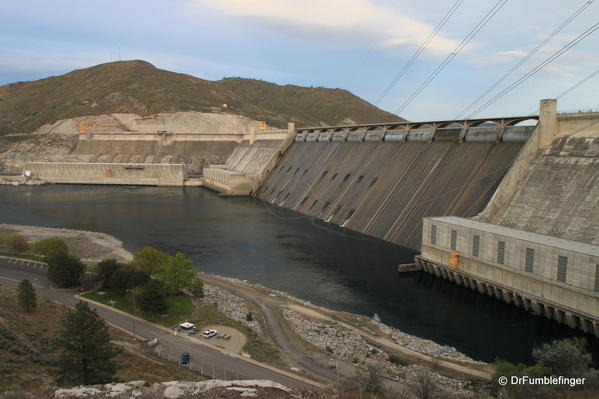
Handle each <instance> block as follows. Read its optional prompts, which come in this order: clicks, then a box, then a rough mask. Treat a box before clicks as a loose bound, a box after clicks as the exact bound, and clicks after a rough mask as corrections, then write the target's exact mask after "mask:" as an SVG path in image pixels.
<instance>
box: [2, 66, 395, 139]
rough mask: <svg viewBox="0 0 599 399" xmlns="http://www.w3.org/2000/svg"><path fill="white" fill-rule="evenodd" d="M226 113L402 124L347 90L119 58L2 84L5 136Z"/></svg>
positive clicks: (276, 121) (281, 121)
mask: <svg viewBox="0 0 599 399" xmlns="http://www.w3.org/2000/svg"><path fill="white" fill-rule="evenodd" d="M222 104H227V112H229V113H233V114H241V115H245V116H247V117H249V118H252V119H254V120H263V121H266V122H267V123H268V124H270V125H273V126H278V127H284V126H286V124H287V122H290V121H291V122H295V123H296V125H297V126H298V127H300V126H315V125H336V124H342V123H369V122H388V121H395V120H399V119H400V118H398V117H397V116H394V115H392V114H390V113H388V112H385V111H382V110H380V109H378V108H376V107H374V106H372V105H370V104H369V103H367V102H366V101H364V100H362V99H360V98H359V97H356V96H354V95H353V94H351V93H350V92H348V91H346V90H341V89H325V88H307V87H300V86H291V85H285V86H279V85H276V84H274V83H268V82H264V81H259V80H253V79H242V78H229V79H223V80H220V81H215V82H212V81H208V80H203V79H199V78H196V77H194V76H191V75H185V74H180V73H175V72H169V71H165V70H161V69H157V68H155V67H154V66H153V65H152V64H150V63H148V62H145V61H120V62H112V63H107V64H101V65H97V66H94V67H91V68H85V69H79V70H76V71H73V72H69V73H67V74H65V75H61V76H55V77H50V78H46V79H40V80H37V81H33V82H18V83H12V84H8V85H4V86H0V133H17V132H22V133H24V132H32V131H34V130H36V129H37V128H39V127H40V126H42V125H44V124H46V123H53V122H55V121H57V120H59V119H68V118H73V117H77V116H82V115H101V114H109V113H115V112H127V113H136V114H140V115H146V114H153V113H158V112H175V111H200V112H222V110H223V107H222Z"/></svg>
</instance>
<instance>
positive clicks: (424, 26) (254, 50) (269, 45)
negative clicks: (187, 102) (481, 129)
mask: <svg viewBox="0 0 599 399" xmlns="http://www.w3.org/2000/svg"><path fill="white" fill-rule="evenodd" d="M455 2H456V0H395V1H392V0H143V1H142V0H127V1H125V0H120V1H114V0H19V1H10V0H0V85H1V84H7V83H12V82H16V81H28V80H36V79H40V78H44V77H47V76H53V75H60V74H63V73H66V72H69V71H71V70H73V69H79V68H86V67H90V66H93V65H97V64H101V63H105V62H110V61H116V60H119V59H120V60H129V59H143V60H146V61H148V62H151V63H152V64H154V65H155V66H156V67H158V68H161V69H167V70H171V71H174V72H181V73H188V74H191V75H194V76H197V77H200V78H203V79H209V80H219V79H222V78H223V77H232V76H240V77H245V78H256V79H262V80H266V81H269V82H274V83H277V84H295V85H301V86H313V87H328V88H342V89H346V90H349V91H351V92H352V93H353V94H355V95H357V96H359V97H361V98H363V99H365V100H366V101H368V102H370V103H373V104H374V103H375V102H376V101H377V99H378V98H379V96H380V95H381V93H382V92H383V90H384V89H385V88H386V87H387V86H388V84H389V82H390V81H391V80H392V79H393V77H394V76H395V75H396V74H397V73H398V72H399V71H400V70H401V69H402V67H403V66H404V65H405V63H406V62H407V61H408V60H409V59H410V57H412V55H413V54H414V52H415V51H416V50H417V49H418V48H419V47H420V46H421V45H422V43H423V42H424V40H425V39H426V37H427V36H428V35H429V33H430V32H431V31H432V30H433V29H434V27H435V26H436V25H437V23H438V22H439V21H440V20H441V19H442V18H443V17H444V16H445V15H446V13H447V12H448V10H449V9H450V8H451V7H452V5H454V4H455ZM496 3H497V0H463V1H462V3H461V5H460V6H459V7H458V8H457V10H456V11H455V13H454V14H453V15H452V17H451V18H450V19H449V20H448V21H447V23H446V24H445V25H444V27H443V28H442V29H441V30H440V32H439V34H438V35H437V36H436V38H435V39H434V40H433V41H432V42H430V44H429V45H428V46H427V47H426V48H425V50H424V51H423V52H422V54H421V56H420V57H419V58H418V59H417V61H416V62H415V63H414V64H413V65H412V66H411V68H410V69H408V70H407V72H406V73H405V75H404V76H403V77H402V79H400V80H399V81H398V83H397V85H396V86H395V87H394V88H393V89H392V90H391V91H390V92H389V94H388V95H386V96H385V97H384V98H383V99H382V101H381V102H380V103H379V105H378V106H379V107H380V108H382V109H384V110H386V111H389V112H395V111H397V110H398V109H399V108H402V106H403V105H404V104H405V102H406V100H407V99H408V98H410V96H411V95H412V93H413V92H414V91H415V90H416V89H417V88H418V87H419V85H420V84H421V83H422V82H423V81H425V79H427V77H428V76H430V74H431V73H432V72H433V71H434V70H435V69H436V68H437V67H438V66H439V65H440V64H441V63H442V62H443V60H444V59H446V57H447V56H448V55H449V54H451V53H452V52H455V49H456V48H458V47H459V45H460V43H461V42H462V40H463V39H464V38H465V37H466V35H468V33H469V32H471V31H472V29H473V28H474V27H475V26H476V25H477V23H479V21H481V20H482V19H483V17H484V16H485V14H487V13H488V12H489V11H490V10H491V9H492V8H493V6H494V5H495V4H496ZM585 3H587V0H584V1H582V0H569V1H563V0H526V1H522V0H508V1H507V3H505V5H504V6H503V7H502V8H501V9H500V10H499V11H498V12H497V13H496V14H495V16H494V17H493V18H492V19H491V20H490V21H489V22H488V23H487V24H486V25H485V26H484V27H483V28H482V29H481V30H480V31H479V32H478V34H477V35H476V36H474V37H473V38H472V40H471V41H470V42H469V43H468V45H467V46H465V47H464V48H463V50H461V51H460V52H459V53H458V54H457V55H456V56H455V57H454V58H453V59H452V61H451V62H450V63H449V64H448V65H447V67H445V68H444V69H443V70H442V71H441V72H440V73H439V74H438V75H437V76H436V78H435V79H433V80H432V81H431V83H430V84H429V85H428V86H427V87H426V88H425V89H424V90H422V91H421V92H420V94H418V95H417V96H415V98H414V99H413V101H411V102H410V103H409V105H407V106H406V107H403V108H404V109H403V110H402V111H401V113H400V115H401V116H402V117H404V118H406V119H409V120H413V121H426V120H447V119H455V118H458V117H461V116H463V115H466V114H468V112H466V114H464V113H463V112H462V111H463V110H464V109H465V107H467V106H468V105H469V104H471V103H472V101H473V100H475V99H476V98H477V97H479V95H481V94H482V93H484V92H485V91H486V90H487V89H488V88H489V87H490V86H491V85H492V84H493V83H494V82H496V81H497V79H499V78H500V77H501V76H502V75H504V74H505V73H506V72H507V71H508V70H510V68H512V67H513V66H514V65H515V64H516V63H518V61H519V60H521V59H522V57H523V56H525V55H526V54H527V53H528V52H529V51H531V50H532V49H533V48H534V47H535V46H537V44H539V43H540V42H541V41H542V40H543V39H545V38H546V37H547V36H548V35H549V34H550V33H551V32H552V31H554V30H555V29H556V28H557V27H558V26H559V25H560V24H562V23H563V22H564V21H565V20H566V19H567V18H568V17H569V16H570V15H572V14H573V13H574V12H575V11H576V10H577V9H578V8H579V7H581V6H582V5H583V4H585ZM597 22H599V0H597V1H593V2H592V4H590V6H589V7H588V8H587V9H586V10H585V11H584V12H583V13H582V14H580V15H579V16H578V17H576V18H575V19H574V20H573V21H572V22H570V23H569V24H568V25H567V26H566V27H565V28H564V29H563V30H562V31H561V32H560V33H559V34H558V35H557V36H556V37H555V38H553V39H552V40H551V41H549V42H548V43H547V44H546V45H545V46H543V47H542V48H541V49H540V50H539V51H538V52H537V53H536V54H535V55H534V56H532V57H531V58H530V59H529V60H528V61H527V62H526V63H524V64H523V65H522V66H521V67H519V68H518V69H517V70H516V71H515V72H514V74H513V75H512V76H511V77H509V78H508V79H507V80H506V81H505V82H503V83H502V84H501V85H500V86H499V87H498V88H496V89H495V91H493V92H492V93H491V95H490V96H488V97H487V98H486V99H488V98H491V97H493V95H494V94H496V93H498V92H500V91H501V90H502V89H503V88H505V87H508V86H509V85H510V84H511V83H512V82H514V81H516V80H518V79H520V78H522V77H523V76H525V74H526V73H527V72H529V71H531V70H532V69H533V68H535V67H536V66H537V65H539V64H541V63H542V62H543V61H544V60H546V59H547V58H548V57H550V56H552V55H553V54H555V52H556V51H559V50H560V49H561V48H562V47H563V46H564V45H566V44H567V43H568V42H570V41H571V40H573V39H575V38H576V37H577V36H578V35H580V34H581V33H583V32H584V31H586V30H587V29H588V28H590V27H592V26H593V25H594V24H596V23H597ZM598 67H599V30H597V31H595V32H594V33H592V34H591V35H589V36H588V37H587V38H585V39H584V40H583V41H581V42H580V43H578V44H577V45H575V46H574V47H572V48H571V49H570V50H569V51H567V52H566V53H564V54H563V55H562V56H561V57H559V58H557V59H556V60H555V61H553V62H552V63H550V64H549V65H547V66H546V67H545V68H543V69H542V70H540V72H538V73H537V74H535V75H534V76H532V77H531V78H530V79H528V80H526V81H524V82H523V83H522V84H520V85H518V86H517V87H516V88H515V89H514V90H513V91H511V92H509V93H508V94H506V95H505V96H504V97H502V98H501V99H499V100H498V101H496V102H494V103H492V104H491V105H490V106H489V107H487V108H485V109H483V110H481V111H480V113H478V114H477V115H476V117H492V116H513V115H528V114H530V113H532V112H535V110H537V109H538V103H539V100H540V99H542V98H555V97H556V96H558V95H559V94H560V93H561V92H563V91H564V90H566V89H568V88H570V87H571V86H573V85H574V84H576V83H577V82H579V81H580V80H582V79H583V78H585V77H586V76H588V75H589V74H591V73H592V72H594V71H595V70H597V68H598ZM485 102H486V101H485V100H483V101H481V102H479V103H478V104H479V105H480V104H483V103H485ZM476 108H477V106H474V107H473V108H471V110H474V109H476ZM595 108H599V76H596V77H595V78H594V79H591V80H589V81H588V82H587V83H585V84H584V85H582V86H580V87H579V88H577V89H576V90H574V91H572V92H571V93H569V94H568V95H566V96H564V97H562V98H560V99H559V101H558V110H561V111H573V110H586V109H595Z"/></svg>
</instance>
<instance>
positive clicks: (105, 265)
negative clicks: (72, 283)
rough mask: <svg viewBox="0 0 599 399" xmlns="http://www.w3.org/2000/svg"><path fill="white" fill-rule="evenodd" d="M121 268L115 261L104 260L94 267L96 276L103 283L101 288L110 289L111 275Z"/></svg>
mask: <svg viewBox="0 0 599 399" xmlns="http://www.w3.org/2000/svg"><path fill="white" fill-rule="evenodd" d="M121 267H123V265H122V264H121V263H118V262H117V261H116V259H104V260H103V261H101V262H98V264H97V265H96V274H97V275H98V277H99V278H100V279H101V280H103V281H104V284H103V288H110V278H111V277H112V275H113V273H114V272H115V271H116V270H117V269H119V268H121Z"/></svg>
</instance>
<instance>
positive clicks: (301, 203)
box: [300, 197, 309, 206]
mask: <svg viewBox="0 0 599 399" xmlns="http://www.w3.org/2000/svg"><path fill="white" fill-rule="evenodd" d="M308 198H309V197H304V199H303V200H302V202H300V206H302V205H304V204H305V203H306V201H308Z"/></svg>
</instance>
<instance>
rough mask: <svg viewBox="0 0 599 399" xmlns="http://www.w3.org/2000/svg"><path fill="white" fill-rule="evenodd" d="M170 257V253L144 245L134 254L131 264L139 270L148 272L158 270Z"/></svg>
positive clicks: (151, 272)
mask: <svg viewBox="0 0 599 399" xmlns="http://www.w3.org/2000/svg"><path fill="white" fill-rule="evenodd" d="M167 258H168V254H166V253H164V252H162V251H159V250H157V249H156V248H154V247H143V248H142V249H140V250H139V251H137V252H135V253H134V254H133V261H132V262H131V264H132V265H133V267H135V268H136V269H138V270H141V271H144V272H146V273H148V274H150V275H151V274H153V273H155V272H157V271H158V270H159V269H160V267H161V265H162V263H163V262H164V261H165V260H166V259H167Z"/></svg>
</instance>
